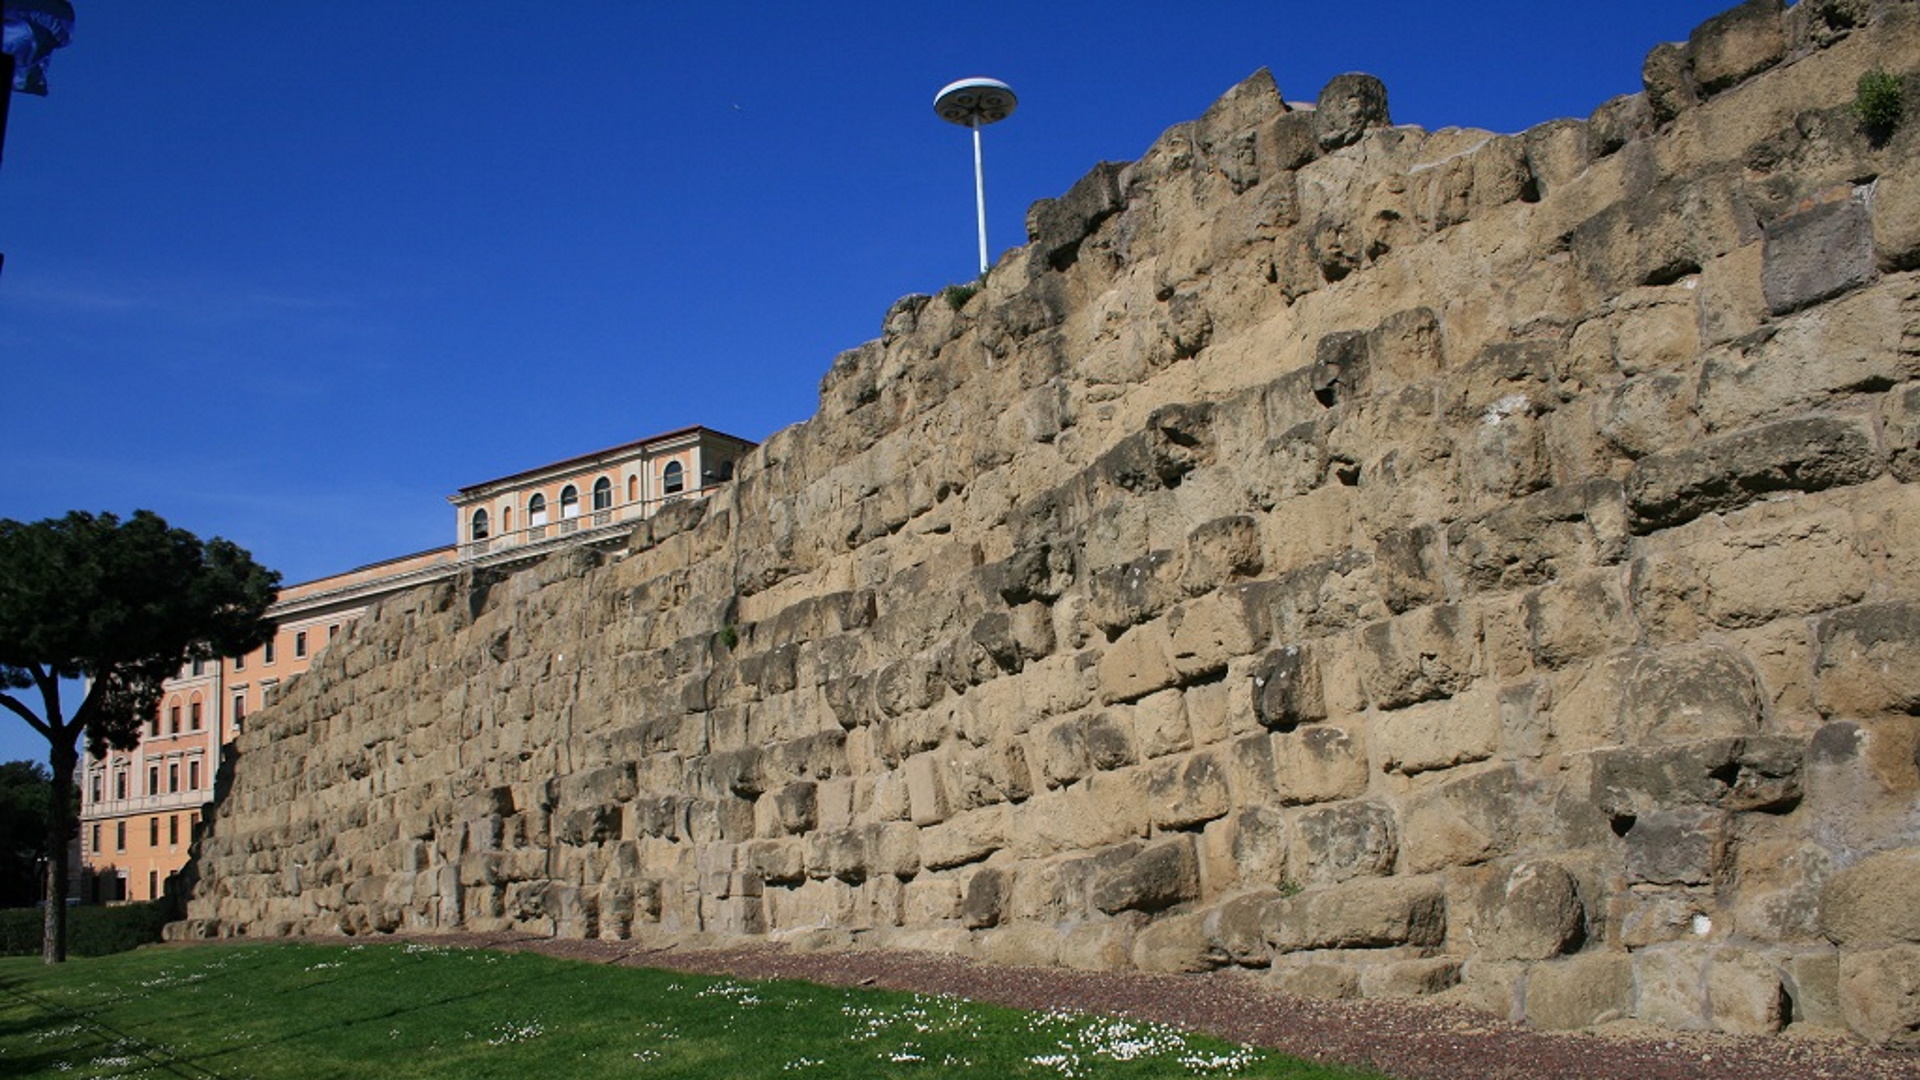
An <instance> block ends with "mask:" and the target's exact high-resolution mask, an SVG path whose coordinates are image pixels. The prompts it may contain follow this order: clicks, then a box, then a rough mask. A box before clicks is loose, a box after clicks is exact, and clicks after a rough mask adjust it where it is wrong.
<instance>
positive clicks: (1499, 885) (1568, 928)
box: [1472, 859, 1586, 960]
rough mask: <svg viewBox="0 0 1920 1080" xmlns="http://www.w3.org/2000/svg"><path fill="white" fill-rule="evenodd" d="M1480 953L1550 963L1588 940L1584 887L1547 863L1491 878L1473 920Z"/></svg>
mask: <svg viewBox="0 0 1920 1080" xmlns="http://www.w3.org/2000/svg"><path fill="white" fill-rule="evenodd" d="M1472 927H1473V940H1474V943H1475V944H1476V945H1478V946H1479V951H1480V954H1481V955H1482V956H1483V957H1485V958H1488V959H1493V960H1548V959H1552V958H1553V957H1556V956H1559V955H1561V954H1563V953H1566V952H1569V951H1571V950H1574V949H1578V948H1579V947H1580V945H1581V943H1582V942H1583V941H1584V940H1585V938H1586V907H1585V905H1584V904H1582V903H1581V900H1580V886H1579V882H1578V881H1577V880H1576V879H1575V878H1574V876H1573V875H1572V874H1571V873H1569V872H1568V871H1567V869H1566V867H1564V866H1561V865H1560V864H1559V863H1556V862H1552V861H1549V860H1545V859H1537V860H1531V861H1527V862H1522V863H1518V864H1516V865H1515V866H1514V867H1513V868H1512V869H1510V870H1508V871H1507V872H1506V873H1504V874H1496V875H1493V876H1491V877H1489V878H1488V880H1487V884H1486V885H1485V886H1484V887H1483V889H1482V893H1481V896H1480V898H1479V903H1478V905H1477V911H1476V918H1474V919H1473V920H1472Z"/></svg>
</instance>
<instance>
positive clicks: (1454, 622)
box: [1360, 604, 1481, 709]
mask: <svg viewBox="0 0 1920 1080" xmlns="http://www.w3.org/2000/svg"><path fill="white" fill-rule="evenodd" d="M1480 629H1481V627H1480V614H1479V611H1478V610H1477V609H1475V608H1470V607H1464V606H1460V605H1454V604H1437V605H1435V606H1433V607H1428V608H1421V609H1420V610H1418V611H1415V612H1412V613H1410V614H1407V615H1402V616H1399V617H1398V618H1394V619H1388V620H1386V621H1384V622H1377V623H1373V624H1371V625H1369V626H1367V627H1365V628H1364V629H1362V630H1361V631H1360V680H1361V683H1362V685H1363V686H1365V687H1366V690H1367V694H1368V696H1369V697H1371V698H1372V699H1373V703H1374V705H1375V706H1376V707H1378V708H1382V709H1395V708H1400V707H1402V706H1406V705H1412V704H1414V703H1416V702H1421V701H1430V700H1432V699H1434V698H1442V697H1450V696H1452V695H1454V694H1457V693H1459V692H1460V691H1462V690H1464V689H1466V687H1467V684H1469V683H1471V682H1472V681H1473V679H1474V677H1475V676H1476V675H1478V674H1479V666H1480Z"/></svg>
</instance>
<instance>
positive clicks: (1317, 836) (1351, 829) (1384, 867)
mask: <svg viewBox="0 0 1920 1080" xmlns="http://www.w3.org/2000/svg"><path fill="white" fill-rule="evenodd" d="M1292 832H1293V848H1292V852H1291V854H1290V855H1289V857H1288V865H1289V867H1290V876H1291V877H1292V879H1293V880H1295V881H1299V882H1312V883H1315V884H1329V883H1334V882H1340V881H1345V880H1347V879H1348V878H1354V877H1364V876H1371V875H1379V874H1387V873H1390V872H1392V870H1393V864H1394V859H1395V858H1396V857H1397V856H1398V855H1399V852H1400V830H1399V824H1398V822H1397V821H1396V820H1395V818H1394V813H1393V810H1392V808H1390V807H1388V806H1386V805H1385V804H1382V803H1376V802H1357V801H1356V802H1345V803H1332V804H1329V805H1326V806H1323V807H1316V808H1314V809H1312V810H1306V811H1303V812H1301V813H1300V814H1298V815H1297V816H1296V817H1294V819H1293V829H1292Z"/></svg>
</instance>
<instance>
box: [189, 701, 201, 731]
mask: <svg viewBox="0 0 1920 1080" xmlns="http://www.w3.org/2000/svg"><path fill="white" fill-rule="evenodd" d="M187 723H188V725H189V726H191V727H192V728H193V730H195V731H199V730H200V703H199V702H197V701H196V702H194V703H193V704H191V705H189V706H187Z"/></svg>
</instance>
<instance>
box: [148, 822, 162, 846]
mask: <svg viewBox="0 0 1920 1080" xmlns="http://www.w3.org/2000/svg"><path fill="white" fill-rule="evenodd" d="M147 846H148V847H159V846H160V819H159V818H157V817H156V818H148V819H147Z"/></svg>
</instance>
